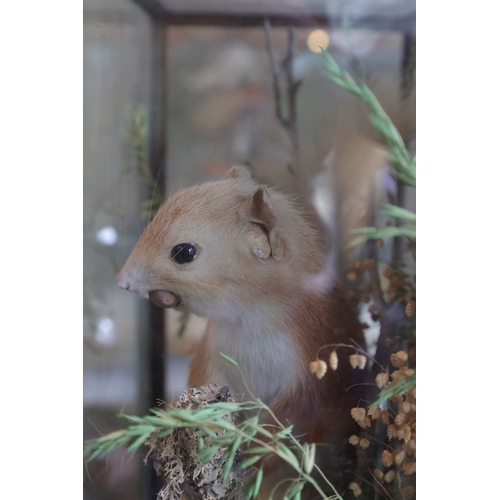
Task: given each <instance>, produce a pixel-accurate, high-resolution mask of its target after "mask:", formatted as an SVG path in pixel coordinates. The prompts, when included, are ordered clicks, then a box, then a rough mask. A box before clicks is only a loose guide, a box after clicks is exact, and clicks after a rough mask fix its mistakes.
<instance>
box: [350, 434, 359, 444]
mask: <svg viewBox="0 0 500 500" xmlns="http://www.w3.org/2000/svg"><path fill="white" fill-rule="evenodd" d="M349 444H352V445H354V446H356V445H358V444H359V436H356V434H353V435H352V436H351V437H350V438H349Z"/></svg>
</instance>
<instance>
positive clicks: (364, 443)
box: [359, 438, 370, 450]
mask: <svg viewBox="0 0 500 500" xmlns="http://www.w3.org/2000/svg"><path fill="white" fill-rule="evenodd" d="M359 446H361V448H363V450H366V448H368V446H370V441H369V440H368V439H366V438H363V439H361V440H360V441H359Z"/></svg>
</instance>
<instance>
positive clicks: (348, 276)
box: [347, 271, 356, 281]
mask: <svg viewBox="0 0 500 500" xmlns="http://www.w3.org/2000/svg"><path fill="white" fill-rule="evenodd" d="M347 279H348V280H349V281H354V280H355V279H356V273H355V272H354V271H351V272H350V273H347Z"/></svg>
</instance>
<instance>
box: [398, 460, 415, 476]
mask: <svg viewBox="0 0 500 500" xmlns="http://www.w3.org/2000/svg"><path fill="white" fill-rule="evenodd" d="M401 469H402V471H403V472H404V474H405V475H406V476H409V475H410V474H415V472H416V470H417V462H406V463H404V464H403V467H401Z"/></svg>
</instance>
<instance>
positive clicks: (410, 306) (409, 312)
mask: <svg viewBox="0 0 500 500" xmlns="http://www.w3.org/2000/svg"><path fill="white" fill-rule="evenodd" d="M413 309H414V308H413V304H412V303H411V302H408V304H406V307H405V314H406V315H407V316H408V317H410V316H411V315H412V314H413Z"/></svg>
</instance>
